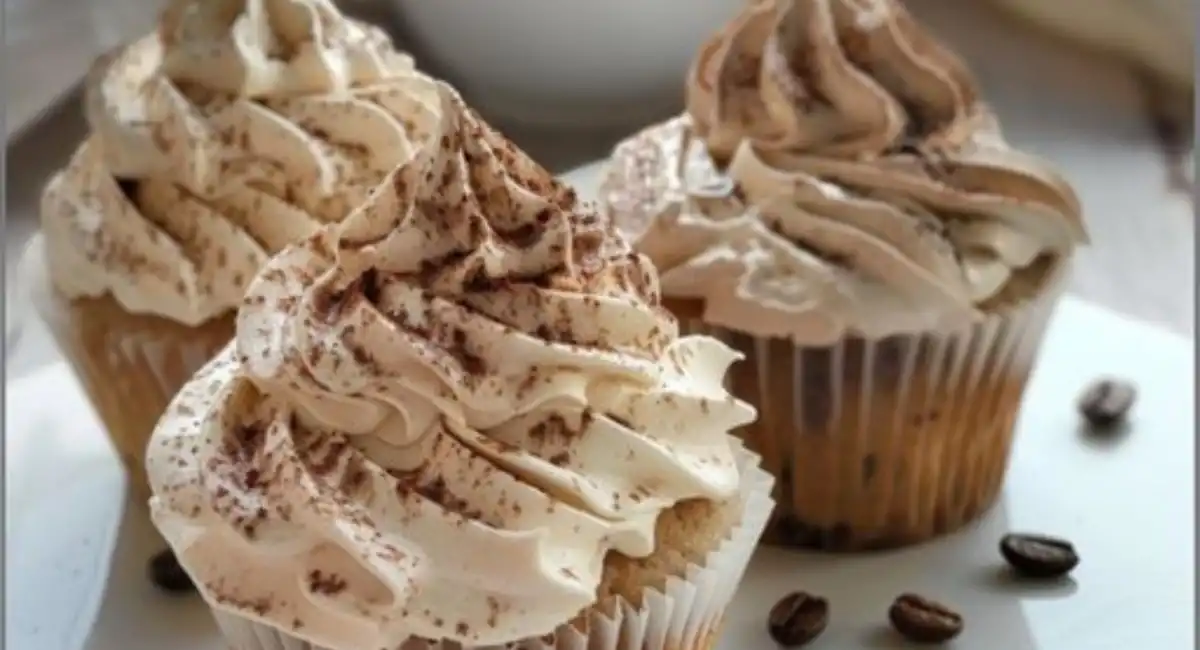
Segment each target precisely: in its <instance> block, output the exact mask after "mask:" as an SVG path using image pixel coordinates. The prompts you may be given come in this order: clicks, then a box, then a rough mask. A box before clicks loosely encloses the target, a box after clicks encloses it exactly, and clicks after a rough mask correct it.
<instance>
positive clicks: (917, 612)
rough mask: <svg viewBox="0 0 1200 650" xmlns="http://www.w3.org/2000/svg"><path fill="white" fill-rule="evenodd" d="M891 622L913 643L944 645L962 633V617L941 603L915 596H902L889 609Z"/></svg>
mask: <svg viewBox="0 0 1200 650" xmlns="http://www.w3.org/2000/svg"><path fill="white" fill-rule="evenodd" d="M888 620H889V621H891V623H892V627H894V628H896V631H897V632H899V633H900V635H901V636H903V637H904V638H906V639H908V640H909V641H912V642H914V643H945V642H946V641H949V640H950V639H953V638H954V637H956V636H958V635H959V634H960V633H961V632H962V630H963V619H962V616H960V615H959V614H958V612H955V611H954V610H951V609H950V608H949V607H946V606H945V605H942V604H941V603H937V602H934V601H932V600H929V599H928V598H922V597H921V596H918V595H916V594H901V595H900V596H899V597H897V598H896V600H895V601H894V602H892V606H891V607H890V608H888Z"/></svg>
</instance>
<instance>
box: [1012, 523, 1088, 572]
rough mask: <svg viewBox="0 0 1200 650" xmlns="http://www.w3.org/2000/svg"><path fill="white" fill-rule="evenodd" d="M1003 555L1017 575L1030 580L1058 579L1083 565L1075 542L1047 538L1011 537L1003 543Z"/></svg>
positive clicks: (1016, 534) (1014, 535)
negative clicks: (1080, 563) (1080, 562)
mask: <svg viewBox="0 0 1200 650" xmlns="http://www.w3.org/2000/svg"><path fill="white" fill-rule="evenodd" d="M1000 554H1001V555H1003V556H1004V560H1005V561H1006V562H1008V564H1009V566H1011V567H1012V568H1013V570H1014V571H1016V572H1017V573H1018V574H1020V575H1023V576H1027V577H1030V578H1058V577H1060V576H1064V575H1066V574H1068V573H1070V571H1071V569H1074V568H1075V565H1077V564H1079V555H1078V554H1077V553H1076V552H1075V547H1074V546H1073V545H1072V544H1071V542H1068V541H1067V540H1065V539H1059V538H1056V537H1048V536H1046V535H1027V534H1019V533H1009V534H1008V535H1005V536H1004V537H1002V538H1001V539H1000Z"/></svg>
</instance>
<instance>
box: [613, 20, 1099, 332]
mask: <svg viewBox="0 0 1200 650" xmlns="http://www.w3.org/2000/svg"><path fill="white" fill-rule="evenodd" d="M687 95H688V114H687V115H685V116H683V117H680V118H676V119H675V120H672V121H670V122H668V123H666V124H662V125H659V126H656V127H652V128H650V129H647V130H646V131H644V132H642V133H640V134H637V135H636V136H634V137H633V138H630V139H629V140H627V141H625V142H623V143H621V144H620V145H619V146H618V147H617V149H616V150H615V152H614V155H613V159H612V164H611V168H610V171H609V174H608V177H607V178H606V180H605V182H604V186H603V189H602V194H603V198H604V202H605V204H606V208H607V209H608V210H609V211H610V212H611V214H612V216H613V217H614V218H615V219H616V221H617V223H618V225H619V226H620V227H621V228H622V229H623V230H625V231H626V232H627V233H628V234H629V235H630V236H631V237H633V238H635V240H636V245H637V247H638V248H639V250H642V251H644V252H645V253H647V254H648V255H649V256H650V257H651V258H652V259H653V260H654V262H655V264H656V265H657V266H658V268H659V269H660V271H661V272H662V282H663V290H664V292H665V294H666V295H667V296H668V297H672V298H685V299H699V300H702V301H703V302H704V305H705V307H704V309H705V316H706V318H708V319H709V320H710V321H711V322H714V323H715V324H719V325H723V326H727V327H732V328H734V329H741V330H746V331H751V332H754V333H756V334H760V335H765V336H790V337H793V338H795V339H797V340H798V341H803V342H807V343H813V344H823V343H828V342H830V341H833V340H837V339H838V338H839V337H841V336H843V335H845V334H846V333H851V334H858V335H864V336H868V337H878V336H886V335H888V334H893V333H897V332H914V331H924V330H928V329H930V328H934V329H936V328H943V327H956V326H960V325H963V324H966V323H970V322H973V321H974V320H976V319H978V318H979V317H980V316H981V315H982V314H983V313H984V312H985V311H986V310H987V309H989V308H991V307H994V306H997V305H999V304H1001V303H1005V304H1007V303H1009V302H1010V299H1011V298H1012V295H1010V293H1006V290H1007V289H1009V288H1011V287H1012V286H1013V285H1012V282H1013V281H1014V279H1015V278H1017V277H1023V278H1024V277H1027V276H1028V274H1026V273H1023V271H1025V270H1030V269H1034V268H1038V269H1047V270H1046V273H1045V274H1043V275H1044V277H1041V278H1034V282H1033V287H1032V288H1031V289H1028V288H1027V289H1026V293H1028V292H1029V291H1031V290H1036V289H1037V284H1038V281H1040V279H1045V278H1049V277H1051V276H1053V275H1054V273H1052V272H1051V270H1050V269H1051V267H1056V266H1057V264H1058V263H1059V262H1061V261H1062V260H1064V259H1065V258H1067V257H1069V256H1070V254H1071V253H1072V252H1073V250H1074V248H1075V246H1076V245H1077V244H1078V243H1079V242H1081V241H1084V240H1085V239H1086V235H1085V234H1084V231H1083V227H1082V222H1081V218H1080V207H1079V203H1078V200H1077V198H1076V196H1075V194H1074V193H1073V191H1072V190H1071V189H1070V187H1069V186H1068V184H1067V183H1066V182H1065V181H1063V180H1062V179H1061V178H1060V177H1059V176H1058V175H1057V174H1055V173H1054V172H1053V171H1051V170H1050V169H1049V168H1048V167H1047V166H1046V165H1045V164H1044V163H1042V162H1040V161H1038V160H1036V159H1034V158H1032V157H1030V156H1027V155H1024V154H1021V153H1019V152H1016V151H1014V150H1013V149H1011V148H1010V147H1009V146H1008V145H1007V144H1006V143H1005V141H1004V139H1003V137H1002V136H1001V133H1000V130H999V127H998V125H997V123H996V120H995V118H994V116H993V114H992V113H991V112H990V111H989V110H988V108H987V107H986V106H985V105H984V104H982V103H981V102H980V101H979V99H978V93H977V91H976V89H975V83H974V80H973V79H972V78H971V76H970V74H969V73H968V72H967V70H966V68H965V66H964V65H963V64H962V63H961V61H959V59H958V58H957V57H956V56H955V55H953V54H952V53H951V52H950V51H949V50H947V49H945V48H944V47H942V46H941V45H939V44H938V43H936V41H934V40H933V39H932V37H930V36H929V35H928V34H926V33H925V32H924V31H923V30H922V29H921V27H920V26H919V25H917V24H916V23H915V21H914V20H913V19H912V17H911V16H909V15H908V14H907V12H905V10H904V9H903V7H902V6H901V5H900V3H898V2H895V1H894V0H868V1H865V2H857V1H854V2H852V1H850V0H759V1H756V2H752V3H750V4H749V5H748V6H747V7H746V8H745V9H744V10H743V12H742V14H741V15H739V16H738V18H737V19H735V20H734V21H733V22H731V23H730V24H729V25H728V26H726V28H725V29H723V30H722V31H721V32H720V33H719V34H718V35H717V36H715V37H714V38H713V39H711V40H710V41H709V42H707V43H706V44H705V45H704V46H703V47H702V48H701V50H700V52H699V54H698V56H697V58H696V61H695V63H694V66H693V69H692V71H691V73H690V74H689V77H688V93H687Z"/></svg>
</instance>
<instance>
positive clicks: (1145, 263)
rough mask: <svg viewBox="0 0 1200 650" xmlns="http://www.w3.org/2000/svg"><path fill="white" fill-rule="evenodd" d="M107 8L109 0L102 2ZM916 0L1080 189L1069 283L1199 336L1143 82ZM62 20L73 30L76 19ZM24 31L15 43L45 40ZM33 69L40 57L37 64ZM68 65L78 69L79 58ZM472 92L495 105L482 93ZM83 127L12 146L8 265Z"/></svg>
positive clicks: (562, 145)
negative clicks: (1078, 237) (1086, 241)
mask: <svg viewBox="0 0 1200 650" xmlns="http://www.w3.org/2000/svg"><path fill="white" fill-rule="evenodd" d="M122 1H124V0H120V1H118V2H116V3H115V4H117V5H119V4H120V3H121V2H122ZM361 1H366V0H361ZM75 4H78V3H72V1H71V0H38V2H36V3H35V2H33V1H32V0H15V1H14V0H10V2H9V6H8V8H7V9H6V11H7V13H6V19H8V20H11V19H12V15H14V14H17V13H20V12H22V11H24V12H38V11H42V12H53V11H55V9H54V7H56V6H60V5H62V6H68V5H70V6H75ZM110 4H114V3H110V2H106V3H105V6H106V8H107V7H108V6H109V5H110ZM910 4H911V5H912V6H913V8H914V10H915V11H916V12H917V13H918V15H920V16H921V17H923V18H924V19H926V20H927V21H928V22H929V24H930V25H931V27H932V28H933V29H934V30H935V31H937V32H938V33H939V34H941V35H943V36H944V37H945V38H946V39H947V40H948V41H949V42H950V43H951V44H952V45H953V46H955V47H957V48H958V49H959V50H960V51H961V52H962V53H963V55H964V56H965V57H966V58H967V59H968V61H969V62H970V63H971V64H972V65H973V67H974V68H975V70H976V71H977V73H978V76H979V78H980V81H981V84H982V85H983V88H984V92H985V95H986V96H987V97H989V99H990V101H991V102H992V103H993V105H994V106H995V108H996V110H997V112H998V113H999V114H1000V117H1001V119H1002V121H1003V123H1004V125H1005V129H1006V133H1007V135H1008V138H1009V139H1010V140H1011V141H1012V142H1014V143H1015V144H1017V145H1018V146H1021V147H1023V148H1025V149H1028V150H1030V151H1032V152H1035V153H1038V154H1040V155H1042V156H1044V157H1046V158H1048V159H1050V160H1051V161H1053V162H1054V163H1056V164H1057V165H1058V166H1059V167H1060V169H1061V170H1062V171H1063V173H1064V174H1065V175H1066V176H1067V178H1068V179H1069V180H1070V181H1071V182H1072V183H1073V184H1074V185H1075V187H1076V188H1077V190H1078V191H1079V194H1080V196H1081V199H1082V202H1083V205H1084V208H1085V211H1086V221H1087V224H1088V228H1089V230H1090V232H1091V236H1092V243H1091V246H1090V247H1088V248H1086V249H1085V250H1083V251H1081V253H1080V255H1079V259H1078V264H1077V268H1076V272H1075V276H1074V278H1073V283H1072V286H1071V291H1072V293H1074V294H1075V295H1077V296H1080V297H1083V298H1085V299H1088V300H1090V301H1093V302H1096V303H1098V304H1101V305H1104V306H1107V307H1110V308H1112V309H1114V310H1116V311H1118V312H1122V313H1125V314H1127V315H1132V316H1134V317H1137V318H1139V319H1144V320H1147V321H1150V322H1153V323H1156V324H1158V325H1160V326H1162V327H1165V328H1166V329H1168V330H1171V331H1174V332H1176V333H1180V334H1184V335H1191V334H1192V332H1193V328H1194V289H1193V277H1194V263H1195V259H1194V258H1195V242H1194V237H1195V231H1194V220H1193V205H1192V200H1191V197H1190V195H1185V194H1182V193H1180V192H1179V191H1178V190H1177V189H1175V188H1173V187H1172V186H1171V182H1170V173H1169V171H1168V165H1167V162H1166V157H1165V155H1164V153H1163V151H1162V146H1161V142H1160V140H1159V139H1158V137H1157V134H1156V131H1155V128H1154V124H1153V121H1152V119H1151V118H1150V116H1149V115H1148V112H1147V110H1146V101H1145V97H1144V87H1143V85H1142V84H1141V83H1140V80H1139V79H1138V78H1137V77H1136V76H1135V75H1134V74H1133V73H1132V72H1130V71H1128V70H1125V69H1122V68H1121V67H1119V66H1114V65H1112V62H1111V61H1107V60H1100V59H1096V58H1095V57H1093V56H1091V55H1089V54H1086V53H1084V52H1081V51H1078V50H1075V49H1074V48H1072V47H1071V46H1069V45H1066V44H1063V43H1060V42H1058V41H1055V40H1053V39H1051V38H1049V37H1045V36H1042V35H1039V34H1036V33H1030V32H1028V31H1026V30H1024V29H1022V28H1021V27H1020V26H1019V25H1018V24H1016V23H1013V22H1011V21H1008V20H1005V19H1004V18H1003V17H1002V16H1000V15H997V14H995V13H993V11H992V10H990V9H987V8H985V7H981V6H979V5H977V4H973V3H948V2H944V1H942V0H911V2H910ZM76 11H78V9H76ZM96 11H98V10H96ZM143 11H144V9H143ZM93 13H95V12H93ZM147 13H148V12H147ZM106 15H109V16H115V15H116V14H106ZM89 16H91V17H90V18H86V20H85V18H84V17H77V19H78V20H79V21H83V22H85V23H88V21H92V22H90V23H88V24H89V25H92V27H89V28H86V29H92V30H93V35H94V34H95V33H105V32H103V30H102V29H100V28H97V27H95V24H108V23H107V22H105V20H115V18H109V19H105V20H101V19H100V18H97V17H96V16H94V15H92V14H89ZM96 21H99V22H96ZM10 24H11V23H10ZM81 24H82V23H81ZM61 29H63V30H64V33H67V32H68V30H69V26H68V25H63V26H62V27H61ZM78 29H81V30H84V31H86V29H85V28H84V27H78ZM70 33H73V32H70ZM10 34H11V31H10ZM17 36H18V39H17V40H18V41H19V40H20V39H21V38H26V39H28V38H34V37H38V38H49V37H50V36H49V35H48V34H42V35H40V36H37V35H33V36H30V35H25V36H23V37H22V35H20V34H18V35H17ZM110 40H111V39H110ZM9 45H10V47H11V46H12V44H11V43H10V44H9ZM417 54H418V59H419V53H417ZM31 63H36V62H31ZM38 65H42V64H41V63H36V65H31V67H30V69H32V68H34V67H37V66H38ZM46 65H50V64H46ZM62 65H74V66H76V67H81V66H79V64H78V62H74V63H63V64H62ZM14 69H15V70H16V71H17V73H18V75H19V74H35V73H34V72H31V71H30V69H25V70H24V71H23V72H22V66H10V70H14ZM468 100H471V101H473V102H474V103H476V104H477V105H479V106H480V107H481V109H482V111H483V112H484V113H485V114H486V113H487V101H486V97H483V98H481V97H468ZM31 101H32V100H31ZM11 108H12V107H11V106H10V109H11ZM10 117H12V116H11V115H10ZM501 126H502V128H504V130H506V131H507V132H509V134H510V135H512V137H513V139H514V140H516V141H517V142H518V143H519V144H521V145H523V146H524V147H526V148H527V149H528V150H529V151H530V152H531V153H532V154H533V155H534V156H535V157H537V158H538V159H539V160H541V161H543V163H544V164H546V165H547V166H548V167H550V168H551V169H555V170H559V171H565V170H567V169H570V168H573V167H576V166H578V165H581V164H584V163H587V162H590V161H594V160H596V159H599V158H602V157H603V156H604V155H606V154H607V152H608V151H609V150H610V149H611V147H612V145H613V144H614V143H615V142H616V140H617V139H618V138H619V137H620V136H621V135H622V132H607V133H599V132H594V131H587V130H586V129H581V130H579V131H578V132H572V133H562V132H556V133H546V132H542V131H539V130H537V129H534V128H530V127H521V126H518V125H501ZM636 126H637V125H630V126H629V127H627V128H626V129H624V130H623V132H628V131H629V130H631V129H633V128H636ZM85 128H86V127H85V125H84V123H83V120H82V117H81V115H80V113H79V110H78V102H77V98H76V97H71V98H68V99H67V100H66V101H63V102H61V103H60V104H59V105H58V107H57V108H55V109H54V110H51V111H50V112H49V113H47V114H46V116H45V117H44V118H43V119H41V120H39V121H38V122H36V123H34V124H32V125H30V126H29V127H28V128H26V129H24V130H23V131H22V132H21V133H20V134H19V137H17V138H15V139H14V140H13V141H12V142H11V143H10V144H9V146H8V154H9V158H8V161H9V165H8V169H7V177H6V181H7V187H8V196H7V205H6V208H7V213H8V217H9V218H8V220H7V223H6V236H5V249H6V264H5V267H6V270H7V271H8V272H9V274H10V275H12V271H13V269H14V267H15V261H16V258H17V252H18V251H19V250H20V248H21V246H22V245H23V242H24V241H25V240H26V239H27V238H28V236H29V234H30V233H32V232H33V231H34V230H35V229H36V227H37V226H36V224H37V219H36V204H37V196H38V193H39V191H40V189H41V187H42V185H43V184H44V182H45V180H46V178H47V176H48V175H49V174H50V173H51V172H52V171H53V170H54V169H56V168H57V167H58V166H60V165H61V164H62V163H63V162H64V161H65V160H66V158H67V156H68V155H69V153H70V151H71V149H72V148H73V147H74V146H75V145H76V144H77V143H78V141H79V139H80V138H81V136H82V135H83V134H84V132H85ZM8 304H9V306H10V309H11V310H13V312H14V313H15V314H16V315H17V317H18V319H20V318H21V314H22V313H23V307H24V305H23V304H22V301H21V300H20V298H19V297H17V298H14V297H12V296H10V297H9V299H8ZM25 330H26V331H25V334H26V335H25V336H22V337H21V339H20V341H19V342H18V344H17V346H16V347H15V349H14V350H13V351H12V352H13V354H12V355H11V356H10V359H11V360H12V363H11V364H10V367H9V376H13V375H14V373H16V374H22V373H24V372H26V371H28V370H29V369H31V368H34V367H37V366H40V365H43V364H44V363H45V362H47V361H48V360H51V359H53V358H54V356H55V355H54V353H53V351H52V349H51V346H49V345H47V343H46V340H45V339H46V337H45V335H44V333H42V332H39V331H37V330H38V328H37V326H36V325H30V326H28V327H26V328H25Z"/></svg>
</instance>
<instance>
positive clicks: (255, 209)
mask: <svg viewBox="0 0 1200 650" xmlns="http://www.w3.org/2000/svg"><path fill="white" fill-rule="evenodd" d="M85 94H86V99H85V108H86V114H87V119H88V123H89V125H90V133H89V135H88V136H87V138H86V140H85V141H84V142H83V143H82V144H81V146H80V147H79V148H78V150H77V151H76V152H75V153H74V155H73V156H72V158H71V160H70V162H69V163H68V164H67V166H66V168H65V169H63V170H62V171H60V172H58V173H57V174H56V175H55V176H54V177H53V178H52V179H51V181H50V183H49V185H48V186H47V188H46V190H45V193H44V196H43V199H42V204H41V215H42V233H43V238H42V239H43V241H42V242H41V243H39V244H36V246H39V247H40V250H37V252H36V253H35V254H37V255H40V258H41V259H39V260H37V262H36V263H37V264H40V265H42V266H43V267H44V274H43V275H44V276H45V280H46V282H44V283H43V284H42V285H41V286H39V287H38V291H37V295H36V296H35V297H36V300H37V302H38V304H39V306H40V311H41V312H42V314H43V315H44V317H45V319H46V320H47V321H48V322H49V324H50V326H51V329H52V330H53V332H54V335H55V337H56V339H57V341H58V343H59V345H60V347H61V348H62V350H63V352H64V354H65V356H66V357H67V359H68V360H69V361H70V363H71V365H72V366H73V367H74V369H75V371H76V373H77V375H78V377H79V379H80V380H81V382H82V384H83V386H84V388H85V390H86V393H87V394H88V396H89V398H90V400H91V402H92V405H93V406H94V407H95V408H96V410H97V411H98V413H99V415H100V417H101V419H102V421H103V423H104V425H105V427H106V428H107V429H108V431H109V433H110V434H111V437H112V439H113V441H114V443H115V446H116V448H117V450H118V451H119V452H120V455H121V456H122V458H123V460H124V462H125V463H126V465H127V466H128V468H129V469H130V472H131V481H132V486H133V488H134V489H135V490H136V491H140V492H142V493H143V495H144V496H148V494H149V492H148V489H147V487H146V479H145V473H144V470H143V467H144V460H143V459H144V453H143V452H144V449H145V446H146V442H147V441H148V440H149V437H150V432H151V431H152V430H153V428H154V424H155V422H156V421H157V420H158V417H159V416H160V415H162V413H163V411H164V409H165V408H166V405H167V402H168V401H169V400H170V398H171V397H172V396H173V395H174V394H175V393H176V392H177V391H178V390H179V388H180V387H181V386H182V385H183V383H184V382H185V381H186V380H187V379H188V378H190V377H191V376H192V374H194V373H195V372H196V371H197V370H198V369H199V368H200V366H201V365H202V364H203V363H204V362H205V361H207V360H208V359H210V358H211V357H212V356H213V355H214V354H215V353H216V352H217V351H218V350H220V348H221V347H222V346H224V345H225V343H227V342H228V341H229V340H230V338H231V337H232V336H233V319H234V308H235V307H236V305H237V304H238V302H239V301H240V300H241V297H242V294H243V292H244V291H245V288H246V285H247V284H248V283H249V281H250V280H251V278H253V277H254V274H255V272H256V271H257V270H258V268H259V267H260V266H261V265H262V264H263V263H265V262H266V260H267V259H268V257H269V255H270V254H271V253H273V252H276V251H278V250H280V249H281V248H283V247H284V246H285V245H286V244H288V243H290V242H295V241H298V240H300V239H303V238H304V237H306V236H308V235H310V234H311V233H312V232H314V231H315V230H316V229H318V228H319V227H320V226H321V225H323V224H326V223H330V222H335V221H338V220H339V219H342V218H343V217H344V216H345V215H346V214H347V213H348V212H349V211H350V209H351V207H353V206H354V205H356V204H357V203H359V202H361V201H362V200H363V199H364V198H365V197H366V196H367V193H368V192H369V191H370V190H371V189H372V188H373V187H374V186H375V185H376V184H377V183H379V182H380V181H381V180H382V179H383V178H384V176H385V175H386V174H387V173H388V172H389V171H390V170H391V169H392V168H393V167H394V166H395V165H397V164H399V163H400V162H402V161H404V160H406V159H407V158H408V157H409V156H410V155H411V153H412V150H413V148H414V145H413V142H414V141H415V139H417V138H418V136H419V135H420V134H418V133H415V132H414V130H413V129H412V128H411V127H412V125H413V124H414V123H415V122H414V116H415V115H418V114H420V113H422V112H424V111H429V110H434V107H436V92H435V90H434V85H433V82H432V81H431V80H429V79H427V78H425V77H423V76H422V75H420V74H418V73H417V72H416V71H415V70H414V68H413V63H412V60H411V59H410V58H409V57H408V56H406V55H403V54H400V53H398V52H397V51H396V50H394V49H393V48H392V46H391V44H390V42H389V41H388V39H387V37H386V36H385V35H384V34H383V32H382V31H380V30H379V29H378V28H375V27H371V26H368V25H364V24H361V23H358V22H355V21H353V20H350V19H348V18H345V17H343V16H342V15H341V14H340V13H339V12H338V10H337V8H336V7H335V5H334V4H333V2H331V1H328V0H296V1H292V2H244V1H243V2H238V1H234V0H221V1H210V0H204V1H201V0H191V1H178V2H173V3H171V4H170V5H169V6H168V8H167V9H166V10H165V11H164V12H163V14H162V15H161V19H160V24H159V26H158V30H157V32H156V33H154V34H152V35H149V36H146V37H144V38H141V39H140V40H137V41H135V42H133V43H131V44H129V45H127V46H124V47H122V48H120V49H118V50H116V51H114V52H112V53H110V54H108V55H106V56H104V57H102V58H101V60H99V61H98V62H97V64H96V65H95V66H94V68H93V70H92V71H91V72H90V74H89V76H88V79H87V80H86V93H85Z"/></svg>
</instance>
